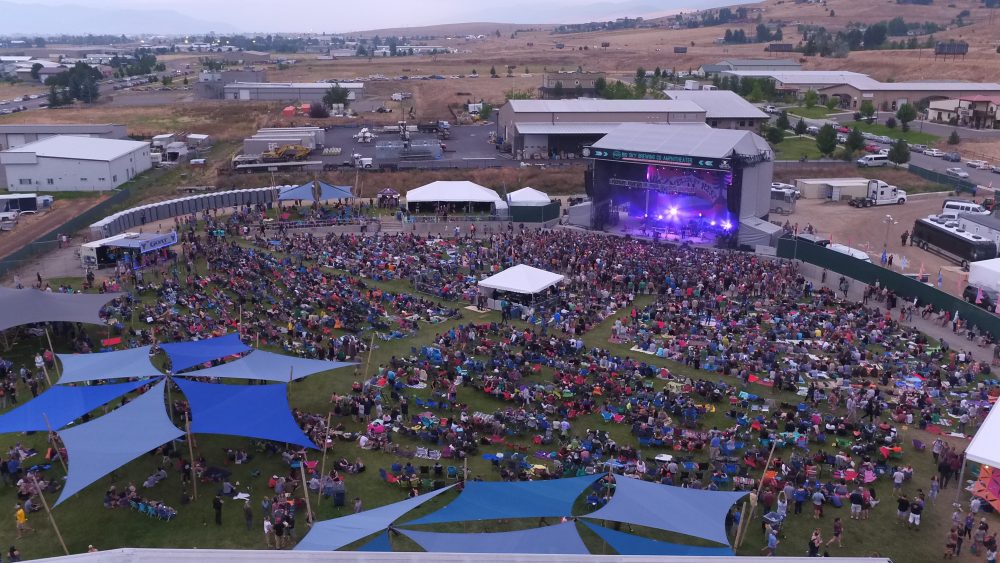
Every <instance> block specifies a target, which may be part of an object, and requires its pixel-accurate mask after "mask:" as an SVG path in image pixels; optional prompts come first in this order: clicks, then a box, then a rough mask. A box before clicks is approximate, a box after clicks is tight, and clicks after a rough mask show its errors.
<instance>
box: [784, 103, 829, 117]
mask: <svg viewBox="0 0 1000 563" xmlns="http://www.w3.org/2000/svg"><path fill="white" fill-rule="evenodd" d="M787 111H788V116H789V118H791V116H793V115H796V116H799V117H804V118H806V119H823V118H825V117H826V116H828V115H830V114H831V113H837V112H839V111H841V110H837V109H835V110H829V109H827V108H826V106H819V105H817V106H813V107H811V108H807V107H805V106H800V107H797V108H788V109H787Z"/></svg>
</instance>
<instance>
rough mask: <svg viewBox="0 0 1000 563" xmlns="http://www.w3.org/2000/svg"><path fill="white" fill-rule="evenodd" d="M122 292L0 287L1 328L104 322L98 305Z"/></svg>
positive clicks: (119, 295)
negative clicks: (56, 290) (57, 291)
mask: <svg viewBox="0 0 1000 563" xmlns="http://www.w3.org/2000/svg"><path fill="white" fill-rule="evenodd" d="M121 296H122V294H121V293H72V294H69V293H56V292H49V291H39V290H37V289H11V288H9V287H0V311H3V314H2V315H0V330H7V329H8V328H13V327H15V326H19V325H26V324H33V323H41V322H59V321H62V322H70V323H91V324H100V325H102V324H105V323H104V320H103V319H102V318H101V315H100V312H101V308H103V307H104V306H105V305H107V304H108V302H109V301H111V300H113V299H117V298H119V297H121Z"/></svg>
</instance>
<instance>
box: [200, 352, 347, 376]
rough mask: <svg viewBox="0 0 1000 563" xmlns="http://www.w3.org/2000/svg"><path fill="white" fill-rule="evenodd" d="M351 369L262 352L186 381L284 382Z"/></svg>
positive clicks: (207, 370)
mask: <svg viewBox="0 0 1000 563" xmlns="http://www.w3.org/2000/svg"><path fill="white" fill-rule="evenodd" d="M350 365H354V364H352V363H349V362H328V361H325V360H310V359H308V358H297V357H295V356H285V355H283V354H275V353H273V352H266V351H264V350H254V351H253V352H250V353H249V354H247V355H246V356H243V357H242V358H239V359H236V360H233V361H231V362H226V363H224V364H219V365H217V366H212V367H210V368H204V369H198V370H194V371H189V372H186V373H184V374H182V375H184V376H185V377H227V378H233V379H266V380H269V381H283V382H287V381H289V380H292V379H302V378H304V377H309V376H310V375H313V374H316V373H320V372H323V371H329V370H332V369H337V368H342V367H344V366H350Z"/></svg>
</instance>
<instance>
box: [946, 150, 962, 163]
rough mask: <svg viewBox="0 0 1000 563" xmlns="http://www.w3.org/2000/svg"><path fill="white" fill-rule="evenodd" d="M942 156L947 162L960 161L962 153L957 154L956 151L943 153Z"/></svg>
mask: <svg viewBox="0 0 1000 563" xmlns="http://www.w3.org/2000/svg"><path fill="white" fill-rule="evenodd" d="M942 158H944V159H945V160H947V161H948V162H962V155H960V154H958V153H957V152H948V153H945V154H944V156H943V157H942Z"/></svg>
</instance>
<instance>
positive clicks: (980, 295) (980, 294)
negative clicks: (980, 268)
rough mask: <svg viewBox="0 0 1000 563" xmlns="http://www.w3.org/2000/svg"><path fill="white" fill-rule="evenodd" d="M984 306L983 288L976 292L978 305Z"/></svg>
mask: <svg viewBox="0 0 1000 563" xmlns="http://www.w3.org/2000/svg"><path fill="white" fill-rule="evenodd" d="M982 304H983V288H981V287H980V288H977V290H976V305H982Z"/></svg>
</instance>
